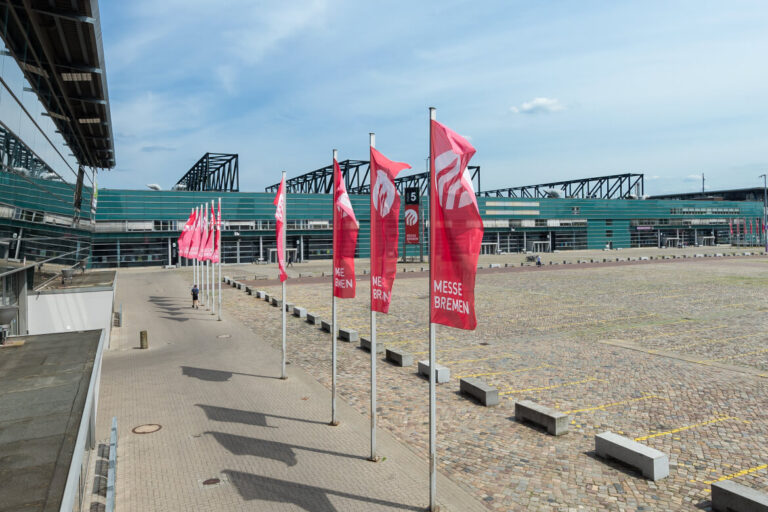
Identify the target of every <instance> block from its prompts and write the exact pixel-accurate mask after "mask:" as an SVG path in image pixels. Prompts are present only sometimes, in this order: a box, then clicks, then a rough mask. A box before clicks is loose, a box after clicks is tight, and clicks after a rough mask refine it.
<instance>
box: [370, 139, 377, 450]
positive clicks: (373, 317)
mask: <svg viewBox="0 0 768 512" xmlns="http://www.w3.org/2000/svg"><path fill="white" fill-rule="evenodd" d="M368 138H369V142H370V146H371V147H372V148H375V147H376V134H374V133H369V134H368ZM371 201H372V202H373V201H374V198H373V195H371ZM373 215H374V214H373V206H372V205H371V219H373ZM371 247H373V245H371ZM371 261H373V254H371ZM371 270H373V269H371ZM370 275H371V290H373V272H370ZM371 297H373V292H371ZM370 460H371V461H373V462H377V461H378V460H379V457H378V455H376V311H374V310H373V300H371V457H370Z"/></svg>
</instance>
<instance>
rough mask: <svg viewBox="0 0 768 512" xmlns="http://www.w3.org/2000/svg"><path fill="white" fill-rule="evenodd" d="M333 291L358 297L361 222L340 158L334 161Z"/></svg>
mask: <svg viewBox="0 0 768 512" xmlns="http://www.w3.org/2000/svg"><path fill="white" fill-rule="evenodd" d="M333 181H334V188H335V190H334V191H333V295H334V297H338V298H340V299H352V298H354V297H355V287H356V285H357V282H356V281H355V249H356V248H357V233H358V231H359V230H360V225H359V224H358V223H357V219H356V218H355V212H354V211H353V210H352V203H351V202H350V200H349V195H348V194H347V186H346V185H345V184H344V177H343V176H342V175H341V169H340V168H339V162H337V161H336V160H334V161H333Z"/></svg>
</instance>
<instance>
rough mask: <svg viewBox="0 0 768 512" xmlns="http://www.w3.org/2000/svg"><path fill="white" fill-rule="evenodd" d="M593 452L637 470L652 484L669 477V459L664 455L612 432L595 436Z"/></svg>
mask: <svg viewBox="0 0 768 512" xmlns="http://www.w3.org/2000/svg"><path fill="white" fill-rule="evenodd" d="M595 452H596V453H597V455H598V456H599V457H603V458H604V459H605V458H610V459H615V460H618V461H619V462H623V463H624V464H626V465H628V466H632V467H633V468H636V469H639V470H640V472H641V473H642V474H643V476H644V477H645V478H648V479H649V480H653V481H654V482H655V481H657V480H661V479H662V478H666V477H668V476H669V457H668V456H667V454H666V453H663V452H660V451H659V450H657V449H655V448H651V447H650V446H646V445H644V444H640V443H638V442H637V441H635V440H633V439H630V438H628V437H624V436H620V435H618V434H614V433H613V432H603V433H602V434H597V435H596V436H595Z"/></svg>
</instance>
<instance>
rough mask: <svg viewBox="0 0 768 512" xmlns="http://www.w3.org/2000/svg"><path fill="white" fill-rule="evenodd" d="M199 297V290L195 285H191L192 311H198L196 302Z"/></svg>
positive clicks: (198, 307)
mask: <svg viewBox="0 0 768 512" xmlns="http://www.w3.org/2000/svg"><path fill="white" fill-rule="evenodd" d="M199 295H200V288H198V287H197V285H196V284H193V285H192V308H193V309H200V305H199V304H198V302H197V301H198V296H199Z"/></svg>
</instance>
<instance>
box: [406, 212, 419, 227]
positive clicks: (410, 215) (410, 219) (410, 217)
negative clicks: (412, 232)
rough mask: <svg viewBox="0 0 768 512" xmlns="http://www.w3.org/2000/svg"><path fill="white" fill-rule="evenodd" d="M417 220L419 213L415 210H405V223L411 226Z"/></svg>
mask: <svg viewBox="0 0 768 512" xmlns="http://www.w3.org/2000/svg"><path fill="white" fill-rule="evenodd" d="M418 221H419V214H418V213H416V210H405V223H406V225H408V226H413V225H414V224H416V223H417V222H418Z"/></svg>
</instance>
